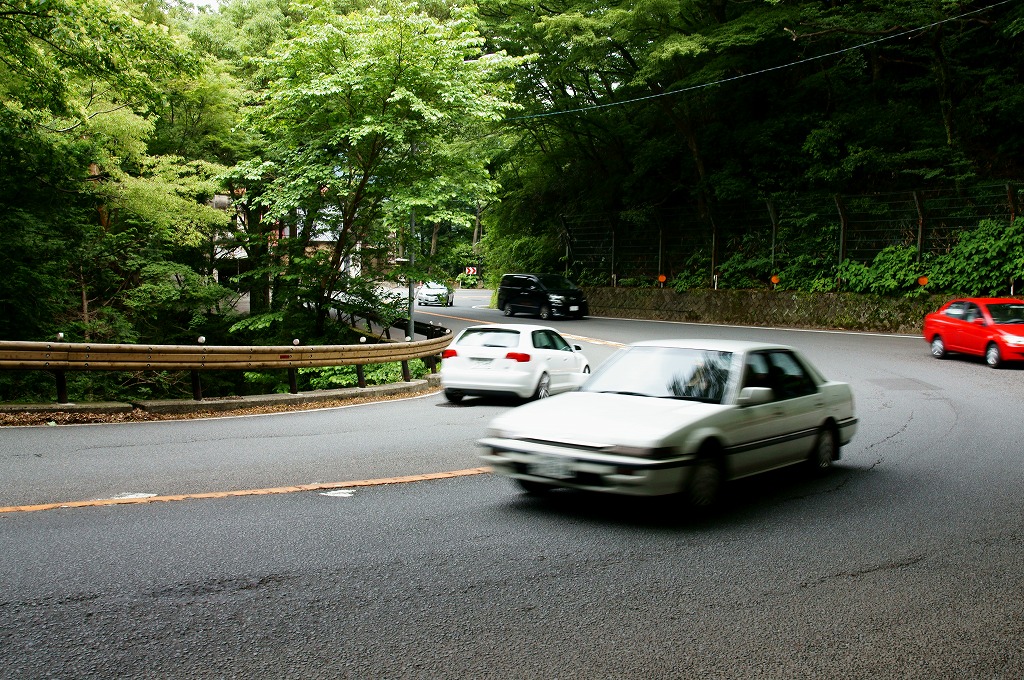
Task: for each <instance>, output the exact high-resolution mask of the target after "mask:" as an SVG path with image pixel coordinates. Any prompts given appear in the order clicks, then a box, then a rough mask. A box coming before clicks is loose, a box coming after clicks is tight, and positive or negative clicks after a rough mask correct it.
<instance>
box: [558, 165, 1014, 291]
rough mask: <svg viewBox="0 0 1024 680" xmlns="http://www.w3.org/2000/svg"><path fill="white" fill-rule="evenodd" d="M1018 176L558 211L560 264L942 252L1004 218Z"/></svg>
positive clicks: (668, 266)
mask: <svg viewBox="0 0 1024 680" xmlns="http://www.w3.org/2000/svg"><path fill="white" fill-rule="evenodd" d="M1018 185H1019V183H1012V182H1011V183H1001V184H986V185H979V186H974V187H969V188H963V187H961V188H957V189H929V190H919V191H902V192H891V193H875V194H866V195H832V196H829V195H802V196H791V195H779V196H773V197H771V198H768V199H756V200H755V199H751V200H746V201H732V202H728V203H720V204H716V205H714V206H713V208H712V209H710V210H705V211H700V210H698V209H696V208H693V209H683V210H680V209H676V210H663V211H657V210H652V211H649V212H645V213H629V214H625V215H582V216H576V217H573V218H566V219H565V220H564V225H565V238H566V254H567V269H570V270H572V271H573V272H577V273H579V275H580V278H583V279H586V280H587V281H588V282H591V283H599V282H603V283H605V284H608V283H611V284H612V285H615V284H616V283H617V282H619V281H622V280H624V279H646V280H656V279H657V278H658V276H659V275H663V276H665V277H666V279H667V280H669V281H671V280H672V279H673V278H674V277H675V276H676V275H677V274H680V273H693V272H694V271H700V270H703V272H704V273H706V275H707V277H708V279H712V278H713V276H714V274H715V271H716V269H717V268H718V267H719V266H720V264H721V263H722V262H724V261H726V260H728V259H729V258H731V257H734V256H736V255H740V256H742V257H743V258H745V259H746V260H747V261H751V262H760V263H763V266H764V268H765V269H766V273H768V274H770V273H771V272H772V271H775V270H777V269H778V268H779V267H780V266H782V265H784V264H785V263H786V262H787V261H789V260H792V259H793V258H800V257H803V258H808V259H811V260H813V261H815V262H825V263H831V264H832V265H834V266H838V265H839V263H840V262H842V261H843V260H846V259H849V260H853V261H856V262H863V263H868V262H871V261H872V260H873V259H874V258H875V257H876V256H877V255H878V254H879V253H880V252H882V251H883V250H884V249H885V248H887V247H890V246H905V247H910V248H915V249H916V251H917V257H918V259H921V258H922V257H923V256H925V255H926V254H929V253H931V254H938V253H944V252H948V251H949V250H950V248H952V247H953V245H955V243H956V241H957V237H958V234H960V233H962V232H964V231H966V230H970V229H973V228H975V227H977V225H978V223H979V222H980V221H981V220H986V219H989V220H997V221H1006V222H1007V223H1008V224H1009V223H1010V222H1012V221H1013V220H1014V219H1016V217H1017V216H1018V215H1019V213H1020V202H1019V198H1018V193H1019V191H1020V189H1019V186H1018Z"/></svg>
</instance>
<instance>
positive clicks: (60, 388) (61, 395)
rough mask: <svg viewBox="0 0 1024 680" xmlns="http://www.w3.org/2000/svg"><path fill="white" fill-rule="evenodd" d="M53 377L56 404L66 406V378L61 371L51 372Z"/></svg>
mask: <svg viewBox="0 0 1024 680" xmlns="http://www.w3.org/2000/svg"><path fill="white" fill-rule="evenodd" d="M53 377H54V378H56V379H57V403H58V404H66V403H68V377H67V375H66V374H65V373H64V371H63V370H57V371H54V372H53Z"/></svg>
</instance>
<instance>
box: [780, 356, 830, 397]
mask: <svg viewBox="0 0 1024 680" xmlns="http://www.w3.org/2000/svg"><path fill="white" fill-rule="evenodd" d="M770 359H771V366H770V367H769V368H768V382H769V385H770V387H771V388H772V390H774V392H775V398H776V399H792V398H794V397H802V396H805V395H808V394H814V392H816V391H817V389H818V388H817V385H815V384H814V380H812V379H811V377H810V376H809V375H807V372H806V371H805V370H804V367H803V366H801V365H800V362H799V361H797V360H796V357H794V356H793V355H792V354H790V353H789V352H772V353H771V355H770Z"/></svg>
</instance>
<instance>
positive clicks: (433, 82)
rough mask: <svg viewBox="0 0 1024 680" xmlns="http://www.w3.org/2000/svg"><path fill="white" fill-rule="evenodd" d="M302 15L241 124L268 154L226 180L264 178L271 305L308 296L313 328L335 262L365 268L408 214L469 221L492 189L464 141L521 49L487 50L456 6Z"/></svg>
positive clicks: (492, 109)
mask: <svg viewBox="0 0 1024 680" xmlns="http://www.w3.org/2000/svg"><path fill="white" fill-rule="evenodd" d="M309 12H310V13H309V16H308V18H307V19H306V20H305V21H304V22H303V23H302V24H301V25H300V26H297V27H296V28H295V37H293V38H291V39H289V40H287V41H284V42H282V43H280V44H278V45H277V46H276V47H275V48H274V49H273V50H271V53H270V56H269V57H268V58H267V59H265V60H262V61H261V65H262V69H261V71H260V73H259V74H258V78H259V79H260V80H262V81H263V82H265V83H267V87H266V91H265V93H264V94H263V95H262V103H261V105H260V106H258V107H255V108H254V109H253V110H251V111H250V112H249V115H248V121H249V124H250V125H251V127H252V128H253V129H255V130H257V131H258V132H259V133H260V134H261V135H262V137H263V139H265V140H266V151H265V154H264V155H262V156H260V157H256V158H253V159H251V160H249V161H247V162H245V163H242V164H240V165H239V166H238V167H237V168H236V169H235V171H234V175H233V177H234V178H235V181H236V182H238V183H239V184H240V185H245V187H246V192H247V193H248V187H249V186H250V185H252V186H257V187H259V190H258V191H257V192H254V193H255V194H256V195H254V196H253V197H252V199H251V200H249V201H247V206H248V209H250V210H260V211H264V212H263V213H261V215H260V223H261V224H264V225H265V224H267V223H268V222H269V221H270V220H273V221H274V222H275V225H276V228H277V229H279V230H280V231H281V232H283V233H284V235H285V236H286V238H284V239H281V240H279V241H277V244H276V245H275V246H273V247H272V250H274V249H276V250H278V251H284V252H285V253H286V254H287V258H279V259H277V260H276V261H277V262H278V263H279V265H280V266H279V267H276V268H275V266H274V265H272V264H271V263H272V262H274V260H267V268H266V269H265V271H266V273H267V274H275V275H277V276H278V277H279V281H280V282H282V289H281V290H279V291H278V292H280V293H284V294H283V295H278V296H275V298H274V299H275V301H276V302H275V304H277V305H279V306H281V308H283V307H286V306H288V305H294V304H296V303H298V302H303V301H304V302H306V303H307V304H311V305H312V306H313V308H314V309H316V310H317V313H318V323H317V328H318V329H321V328H322V325H323V323H322V322H323V320H324V319H325V318H326V313H327V309H328V307H329V306H330V305H329V299H330V296H331V294H332V292H334V291H338V290H344V289H345V288H346V286H347V279H346V276H345V273H344V271H343V269H344V267H343V265H344V264H345V263H346V262H352V261H353V260H354V259H355V258H357V257H358V258H360V259H361V261H362V264H363V267H365V268H367V269H370V268H372V267H373V266H374V262H373V260H372V259H371V258H370V257H367V252H366V250H365V249H366V248H367V246H369V247H371V248H372V247H373V246H375V245H380V246H387V245H388V244H389V242H390V243H391V244H393V243H394V241H395V239H396V238H398V239H399V240H401V241H404V246H405V247H406V248H407V247H409V245H410V243H409V240H408V236H409V228H408V226H407V225H409V223H410V217H411V216H412V215H413V214H415V219H416V222H417V223H418V224H420V225H430V226H431V228H432V225H434V224H438V225H443V224H454V225H470V224H472V221H473V219H474V215H473V212H472V210H470V209H468V207H469V206H471V205H472V204H473V201H475V200H476V199H486V197H487V196H489V195H491V194H492V193H494V191H495V185H494V182H493V181H492V179H491V178H490V176H489V174H488V171H487V167H486V162H487V158H486V155H485V154H482V153H480V151H479V149H481V148H483V147H482V145H474V144H473V142H472V138H473V137H475V136H481V135H483V134H484V133H485V132H486V126H487V125H488V124H489V123H492V122H494V121H496V120H498V119H499V118H500V117H501V115H502V114H503V112H505V111H507V110H509V109H510V108H511V107H512V105H511V103H510V102H509V101H508V99H507V97H506V94H505V91H506V88H507V85H506V84H505V81H504V80H503V78H504V76H505V74H507V73H508V71H509V70H510V69H512V68H514V67H516V66H518V65H519V64H520V63H521V60H517V59H512V58H508V57H506V56H504V55H503V54H500V53H493V52H492V53H486V52H484V50H483V46H484V45H483V39H482V38H481V37H480V36H479V35H478V34H477V32H476V28H475V18H474V16H473V14H472V13H471V12H468V11H465V10H462V9H457V8H456V9H452V10H451V11H450V12H449V13H448V14H447V15H445V16H443V17H440V18H438V17H434V16H431V15H429V14H427V13H426V12H424V11H423V10H421V9H420V7H419V6H418V5H416V4H415V3H409V4H404V3H401V2H384V3H381V4H380V6H377V7H369V8H367V9H364V10H359V11H354V12H350V13H347V14H338V13H336V12H335V11H334V8H333V6H332V5H331V4H329V3H325V4H324V5H322V6H315V7H310V8H309ZM358 248H363V249H364V250H362V251H358V252H357V249H358ZM314 251H316V254H311V253H313V252H314ZM392 252H393V250H392ZM370 254H372V252H371V253H370ZM270 255H271V257H273V253H270ZM380 256H381V258H386V257H387V253H386V251H385V252H383V253H380ZM382 265H384V260H383V259H381V260H379V261H378V266H382ZM300 268H301V276H300V272H299V269H300ZM271 314H272V315H273V316H274V318H275V319H277V318H282V317H281V311H280V309H277V310H272V311H271ZM251 323H253V324H262V323H264V322H263V321H261V320H260V319H258V318H254V319H253V320H252V321H251Z"/></svg>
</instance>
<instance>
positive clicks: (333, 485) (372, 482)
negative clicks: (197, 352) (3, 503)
mask: <svg viewBox="0 0 1024 680" xmlns="http://www.w3.org/2000/svg"><path fill="white" fill-rule="evenodd" d="M490 471H491V469H490V468H488V467H478V468H469V469H467V470H453V471H451V472H432V473H429V474H425V475H407V476H404V477H384V478H383V479H361V480H356V481H350V482H327V483H323V484H298V485H296V486H279V487H274V488H271V489H244V490H239V491H210V492H207V493H183V494H173V495H168V496H150V497H149V498H104V499H100V500H92V501H71V502H67V503H43V504H40V505H11V506H7V507H0V513H4V512H39V511H40V510H58V509H60V508H95V507H103V506H107V505H133V504H139V503H167V502H171V501H187V500H198V499H204V498H229V497H231V496H264V495H270V494H279V493H297V492H299V491H325V490H328V489H350V488H352V487H357V486H381V485H384V484H407V483H409V482H426V481H430V480H434V479H450V478H452V477H468V476H470V475H482V474H486V473H488V472H490Z"/></svg>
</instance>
